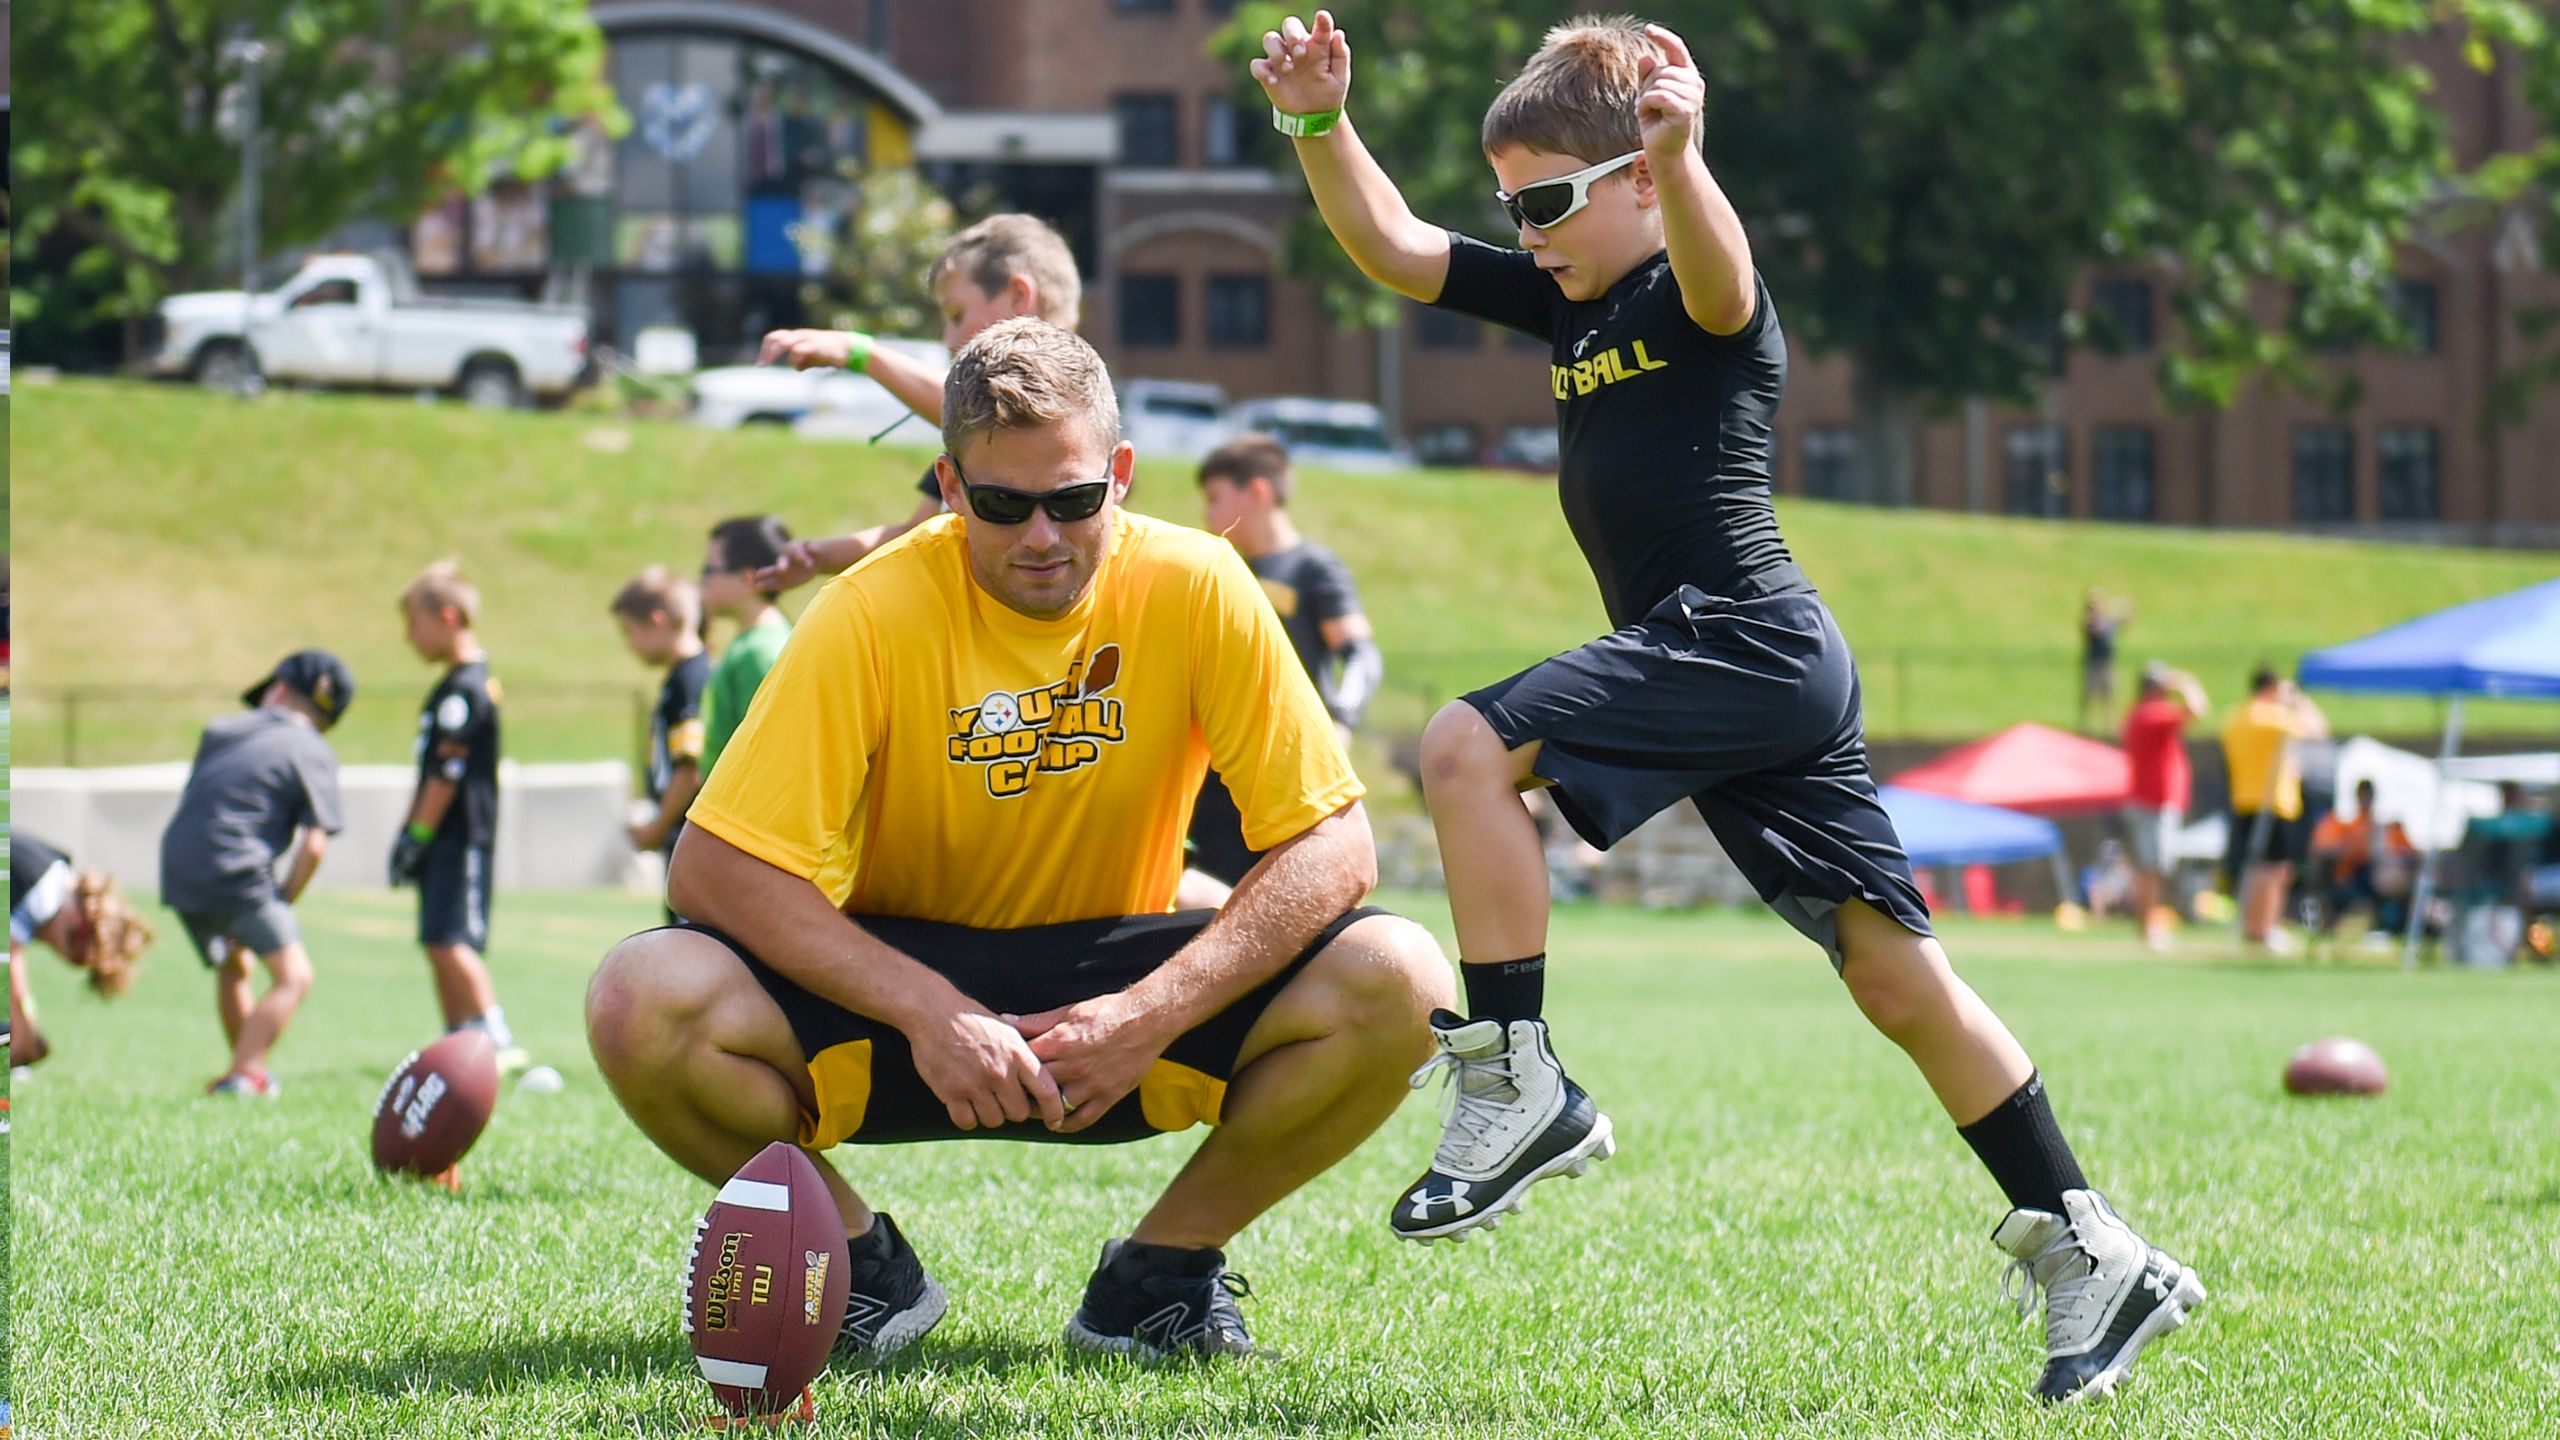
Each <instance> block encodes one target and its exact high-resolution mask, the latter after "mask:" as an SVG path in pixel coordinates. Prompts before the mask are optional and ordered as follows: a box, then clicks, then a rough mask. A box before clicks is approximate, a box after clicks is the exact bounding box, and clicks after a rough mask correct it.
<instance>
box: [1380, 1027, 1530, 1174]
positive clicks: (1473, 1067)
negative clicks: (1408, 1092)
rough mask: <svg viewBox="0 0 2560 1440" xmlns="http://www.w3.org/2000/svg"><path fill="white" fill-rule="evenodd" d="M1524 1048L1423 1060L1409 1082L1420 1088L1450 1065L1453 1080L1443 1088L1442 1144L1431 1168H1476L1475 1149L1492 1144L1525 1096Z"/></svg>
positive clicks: (1444, 1170)
mask: <svg viewBox="0 0 2560 1440" xmlns="http://www.w3.org/2000/svg"><path fill="white" fill-rule="evenodd" d="M1518 1053H1519V1052H1517V1051H1513V1050H1505V1051H1503V1052H1502V1053H1501V1054H1499V1055H1494V1056H1489V1057H1487V1058H1484V1059H1470V1058H1468V1057H1466V1056H1463V1055H1458V1054H1454V1053H1452V1052H1450V1051H1446V1050H1444V1051H1442V1052H1440V1053H1439V1054H1437V1055H1434V1056H1432V1057H1431V1058H1430V1059H1428V1060H1425V1061H1423V1062H1422V1068H1421V1069H1419V1070H1416V1071H1414V1072H1413V1078H1412V1080H1411V1081H1409V1082H1407V1083H1408V1084H1409V1085H1410V1087H1411V1088H1413V1089H1416V1090H1419V1089H1421V1088H1422V1087H1423V1086H1425V1085H1427V1084H1429V1083H1430V1082H1431V1076H1432V1073H1433V1072H1434V1071H1437V1070H1442V1069H1446V1070H1448V1071H1449V1072H1450V1073H1449V1081H1448V1084H1447V1085H1445V1086H1444V1087H1442V1089H1441V1091H1440V1147H1439V1148H1438V1149H1437V1150H1435V1151H1433V1152H1432V1155H1431V1168H1433V1169H1435V1170H1439V1171H1442V1172H1444V1173H1445V1172H1447V1171H1450V1170H1455V1169H1472V1168H1474V1167H1475V1153H1474V1152H1476V1151H1478V1150H1480V1149H1483V1148H1484V1147H1485V1146H1487V1145H1489V1144H1491V1143H1492V1135H1493V1129H1494V1127H1495V1126H1496V1125H1499V1124H1500V1123H1501V1122H1502V1119H1503V1116H1505V1115H1506V1114H1508V1113H1509V1111H1510V1108H1511V1106H1512V1105H1513V1104H1515V1103H1516V1102H1517V1101H1518V1100H1519V1098H1520V1072H1519V1071H1518V1069H1516V1068H1515V1067H1514V1063H1513V1062H1514V1057H1515V1056H1516V1055H1517V1054H1518Z"/></svg>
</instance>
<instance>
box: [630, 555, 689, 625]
mask: <svg viewBox="0 0 2560 1440" xmlns="http://www.w3.org/2000/svg"><path fill="white" fill-rule="evenodd" d="M611 608H612V611H613V613H614V614H616V615H619V616H622V617H623V618H625V619H627V620H630V621H631V622H633V623H634V624H639V625H646V624H648V623H649V619H650V617H651V616H654V615H664V616H666V617H667V619H668V620H670V621H672V622H674V624H675V627H676V628H677V629H678V630H694V629H699V628H700V627H701V625H702V592H701V591H699V590H697V589H695V588H694V584H693V582H692V581H690V580H687V579H685V578H684V577H683V576H680V575H678V574H676V573H675V572H674V571H672V570H670V569H668V568H667V567H666V566H664V565H652V566H650V567H649V568H648V569H646V570H643V571H641V572H640V573H639V574H637V575H634V576H632V577H631V578H630V579H629V580H627V581H624V582H623V586H622V588H621V589H619V590H617V591H615V592H613V605H612V607H611Z"/></svg>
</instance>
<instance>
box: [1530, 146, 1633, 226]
mask: <svg viewBox="0 0 2560 1440" xmlns="http://www.w3.org/2000/svg"><path fill="white" fill-rule="evenodd" d="M1643 155H1644V152H1643V151H1641V150H1630V151H1628V152H1627V153H1626V154H1624V155H1621V156H1619V157H1618V158H1617V159H1615V160H1603V161H1601V162H1600V163H1599V164H1597V165H1591V166H1586V167H1584V168H1583V169H1580V170H1576V171H1574V172H1573V173H1572V174H1570V175H1559V176H1557V177H1556V178H1554V179H1553V180H1541V181H1539V182H1538V183H1537V184H1535V185H1523V186H1521V187H1520V193H1519V194H1517V195H1514V194H1511V193H1509V192H1507V191H1502V190H1496V191H1494V192H1493V198H1494V199H1496V200H1499V201H1501V202H1502V209H1503V213H1505V214H1507V215H1509V216H1510V217H1511V223H1512V224H1514V225H1528V226H1532V227H1534V228H1536V229H1539V230H1553V229H1554V228H1556V227H1557V226H1558V225H1561V224H1563V223H1564V222H1566V221H1567V220H1570V219H1572V218H1573V217H1574V215H1575V214H1576V213H1577V212H1579V211H1580V210H1581V209H1582V207H1583V206H1585V205H1588V204H1590V203H1591V187H1592V185H1593V184H1594V183H1596V182H1598V181H1600V180H1603V179H1606V178H1607V177H1609V176H1611V175H1615V174H1617V173H1618V172H1619V171H1621V170H1624V169H1626V168H1627V167H1628V166H1630V165H1633V164H1634V163H1636V161H1637V160H1638V159H1639V158H1641V157H1642V156H1643Z"/></svg>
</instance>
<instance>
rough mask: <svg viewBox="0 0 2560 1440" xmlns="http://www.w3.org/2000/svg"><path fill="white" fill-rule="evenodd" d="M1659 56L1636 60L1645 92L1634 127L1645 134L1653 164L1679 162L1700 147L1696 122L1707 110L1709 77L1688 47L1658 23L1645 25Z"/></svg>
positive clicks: (1638, 74) (1648, 156)
mask: <svg viewBox="0 0 2560 1440" xmlns="http://www.w3.org/2000/svg"><path fill="white" fill-rule="evenodd" d="M1644 34H1645V38H1646V39H1648V40H1651V41H1652V42H1653V44H1654V48H1655V49H1656V50H1659V51H1660V52H1662V53H1661V55H1660V56H1659V57H1658V58H1657V57H1656V56H1652V55H1647V56H1645V57H1644V58H1643V59H1641V60H1639V61H1637V62H1636V73H1637V77H1638V78H1639V79H1641V80H1642V81H1643V82H1644V94H1643V95H1642V96H1640V97H1638V99H1637V101H1636V126H1637V128H1638V130H1639V131H1640V132H1641V133H1642V134H1643V136H1644V153H1645V157H1646V158H1647V159H1648V160H1650V161H1652V162H1653V163H1654V164H1655V165H1657V166H1659V165H1664V164H1668V163H1670V162H1671V161H1674V160H1677V159H1679V158H1680V152H1681V151H1682V150H1684V149H1687V148H1689V147H1691V146H1694V145H1695V144H1696V143H1697V134H1698V119H1699V116H1700V115H1701V114H1703V113H1704V112H1705V110H1706V106H1707V81H1706V77H1705V76H1703V75H1700V74H1699V73H1698V67H1697V65H1696V64H1695V63H1694V62H1692V61H1691V60H1690V58H1689V47H1688V45H1687V44H1686V43H1685V42H1683V41H1682V40H1681V38H1680V37H1679V36H1677V35H1674V34H1672V33H1671V32H1670V31H1669V30H1667V29H1665V28H1663V27H1662V26H1660V25H1647V26H1646V27H1644Z"/></svg>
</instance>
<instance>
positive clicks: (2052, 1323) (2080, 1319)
mask: <svg viewBox="0 0 2560 1440" xmlns="http://www.w3.org/2000/svg"><path fill="white" fill-rule="evenodd" d="M2073 1253H2076V1254H2078V1255H2079V1256H2080V1257H2081V1267H2082V1268H2081V1271H2080V1273H2079V1274H2078V1275H2076V1276H2074V1275H2066V1274H2063V1273H2062V1268H2063V1262H2064V1261H2066V1260H2068V1259H2069V1258H2070V1255H2071V1254H2073ZM2039 1272H2042V1273H2039ZM2097 1273H2098V1262H2097V1259H2096V1257H2095V1256H2092V1255H2090V1254H2089V1251H2088V1247H2087V1246H2085V1245H2083V1244H2081V1243H2080V1237H2079V1235H2078V1233H2077V1232H2075V1231H2074V1230H2072V1229H2071V1227H2069V1226H2064V1227H2062V1228H2061V1229H2059V1230H2057V1231H2055V1232H2054V1236H2053V1238H2052V1239H2051V1240H2048V1241H2046V1242H2045V1244H2044V1248H2043V1249H2041V1250H2038V1251H2037V1252H2036V1253H2035V1254H2033V1255H2029V1256H2026V1257H2023V1258H2021V1259H2015V1260H2011V1261H2010V1262H2009V1266H2008V1268H2007V1269H2006V1270H2003V1271H2002V1272H2001V1274H2000V1298H2002V1299H2004V1300H2006V1301H2008V1302H2010V1303H2011V1304H2013V1305H2015V1306H2017V1308H2018V1318H2020V1319H2022V1320H2023V1319H2025V1318H2027V1317H2028V1316H2030V1315H2033V1314H2034V1313H2035V1300H2036V1291H2037V1290H2038V1289H2042V1290H2043V1291H2044V1300H2045V1312H2044V1338H2045V1349H2046V1352H2047V1353H2048V1354H2050V1353H2053V1352H2054V1351H2055V1350H2056V1349H2057V1348H2058V1347H2059V1346H2060V1345H2061V1344H2062V1343H2063V1341H2064V1339H2065V1337H2066V1336H2068V1335H2070V1334H2073V1333H2076V1332H2080V1331H2083V1330H2085V1328H2086V1326H2087V1325H2088V1324H2089V1323H2090V1320H2091V1319H2092V1318H2093V1317H2089V1316H2086V1315H2084V1314H2083V1312H2084V1311H2086V1310H2088V1309H2089V1307H2090V1305H2091V1304H2092V1303H2093V1302H2094V1301H2096V1300H2097V1298H2098V1296H2097V1293H2096V1287H2094V1286H2092V1285H2090V1284H2088V1283H2087V1281H2088V1280H2089V1279H2090V1277H2092V1276H2094V1275H2096V1274H2097Z"/></svg>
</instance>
